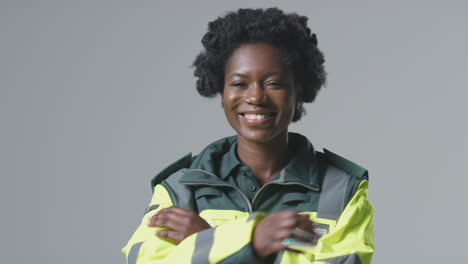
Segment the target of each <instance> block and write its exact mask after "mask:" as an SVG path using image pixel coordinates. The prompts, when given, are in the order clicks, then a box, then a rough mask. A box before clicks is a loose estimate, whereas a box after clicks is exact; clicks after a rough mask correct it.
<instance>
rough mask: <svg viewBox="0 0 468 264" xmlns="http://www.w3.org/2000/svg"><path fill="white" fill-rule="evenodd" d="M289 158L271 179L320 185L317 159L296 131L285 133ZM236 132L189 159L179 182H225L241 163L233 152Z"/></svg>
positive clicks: (306, 140)
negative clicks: (286, 134) (191, 159)
mask: <svg viewBox="0 0 468 264" xmlns="http://www.w3.org/2000/svg"><path fill="white" fill-rule="evenodd" d="M288 142H289V145H290V147H291V150H292V151H293V158H292V159H291V161H290V162H289V163H288V164H287V165H286V167H285V168H284V169H283V170H282V171H281V172H279V173H278V174H277V175H276V176H275V177H274V178H273V179H272V181H273V180H275V181H279V182H290V183H294V182H296V183H300V184H306V185H310V186H312V187H314V188H316V189H320V179H319V163H318V159H317V155H316V153H315V150H314V147H313V146H312V144H311V143H310V141H309V140H308V139H307V138H306V137H304V136H302V135H300V134H297V133H292V132H289V133H288ZM236 149H237V136H231V137H226V138H223V139H220V140H218V141H216V142H213V143H211V144H210V145H208V146H207V147H206V148H205V149H204V150H203V151H202V152H201V153H200V154H199V155H198V156H197V158H196V159H195V160H194V161H193V163H192V165H191V166H190V168H189V169H188V170H187V172H186V173H185V174H184V176H183V177H182V178H181V180H180V181H181V182H194V183H195V182H196V183H201V184H202V183H207V184H210V183H211V184H222V183H226V181H225V180H226V178H227V177H228V176H229V175H230V174H231V172H232V171H233V170H234V169H236V168H238V167H239V166H241V165H242V164H241V163H240V161H239V159H238V158H237V154H236Z"/></svg>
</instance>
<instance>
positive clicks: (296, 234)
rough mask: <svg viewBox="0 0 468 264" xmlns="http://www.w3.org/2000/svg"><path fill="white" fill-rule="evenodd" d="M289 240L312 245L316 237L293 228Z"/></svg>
mask: <svg viewBox="0 0 468 264" xmlns="http://www.w3.org/2000/svg"><path fill="white" fill-rule="evenodd" d="M289 238H292V239H295V240H299V241H302V242H306V243H312V242H314V240H315V238H316V236H315V235H314V233H310V232H307V231H305V230H302V229H300V228H294V229H293V230H292V231H291V235H290V236H289Z"/></svg>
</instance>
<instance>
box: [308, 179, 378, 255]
mask: <svg viewBox="0 0 468 264" xmlns="http://www.w3.org/2000/svg"><path fill="white" fill-rule="evenodd" d="M367 186H368V181H367V180H364V181H362V182H361V183H360V184H359V186H358V188H357V190H356V192H355V194H354V196H353V198H352V199H351V200H350V201H349V203H348V205H347V206H346V208H345V209H344V211H343V213H342V214H341V216H340V218H339V219H338V222H337V223H336V226H335V227H334V228H333V229H332V230H330V233H329V234H327V235H325V236H323V237H322V238H321V239H320V240H319V242H318V243H317V247H316V250H315V260H316V262H313V263H317V264H318V263H330V264H333V263H349V264H353V263H356V264H357V263H359V264H369V263H371V260H372V255H373V253H374V231H373V223H372V220H373V216H374V209H373V207H372V205H371V203H370V202H369V200H368V198H367V197H368V196H367V193H368V191H367Z"/></svg>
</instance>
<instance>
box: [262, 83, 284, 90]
mask: <svg viewBox="0 0 468 264" xmlns="http://www.w3.org/2000/svg"><path fill="white" fill-rule="evenodd" d="M266 85H267V86H269V87H271V88H274V89H279V88H281V86H282V85H283V84H282V83H281V82H279V81H271V82H268V83H267V84H266Z"/></svg>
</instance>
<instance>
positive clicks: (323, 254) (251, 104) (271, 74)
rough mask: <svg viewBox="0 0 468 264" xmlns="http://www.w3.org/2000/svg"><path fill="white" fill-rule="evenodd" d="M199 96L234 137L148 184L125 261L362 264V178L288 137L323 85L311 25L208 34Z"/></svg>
mask: <svg viewBox="0 0 468 264" xmlns="http://www.w3.org/2000/svg"><path fill="white" fill-rule="evenodd" d="M208 25H209V30H208V32H207V33H206V34H205V35H204V37H203V39H202V43H203V46H204V47H205V51H203V52H202V53H201V54H199V55H198V57H197V58H196V60H195V62H194V66H195V76H196V77H198V81H197V90H198V91H199V93H200V94H201V95H202V96H207V97H213V96H216V95H217V94H220V95H221V97H222V105H223V108H224V112H225V115H226V118H227V121H228V122H229V124H230V125H231V126H232V128H233V129H234V130H235V131H236V134H237V135H236V136H231V137H227V138H223V139H221V140H218V141H216V142H214V143H212V144H210V145H209V146H207V147H206V148H205V149H204V150H203V151H202V152H201V153H200V154H199V155H197V156H195V157H192V156H191V154H188V155H187V156H185V157H183V158H181V159H179V160H178V161H176V162H174V163H173V164H171V165H170V166H169V167H167V168H166V169H164V170H163V171H162V172H160V173H159V174H158V175H156V176H155V177H154V178H153V180H152V186H153V188H154V195H153V198H152V200H151V202H150V205H149V207H148V208H147V209H146V211H145V216H144V218H143V221H142V223H141V225H140V226H139V227H138V229H137V231H136V232H135V233H134V235H133V236H132V238H131V239H130V241H129V242H128V244H127V246H125V247H124V249H123V252H124V253H125V254H126V256H127V262H128V263H265V262H266V263H273V262H274V263H370V262H371V257H372V254H373V231H372V216H373V209H372V206H371V204H370V203H369V201H368V200H367V179H368V178H367V171H366V170H365V169H363V168H361V167H360V166H358V165H356V164H354V163H352V162H351V161H349V160H347V159H345V158H342V157H340V156H338V155H336V154H333V153H332V152H329V151H327V150H325V151H324V153H321V152H318V151H315V150H314V148H313V146H312V144H311V143H310V142H309V140H308V139H307V138H306V137H304V136H302V135H300V134H295V133H290V132H288V126H289V124H290V123H291V122H296V121H298V120H299V119H300V118H301V116H302V115H303V114H304V110H303V106H302V104H303V103H309V102H312V101H313V100H314V99H315V96H316V94H317V92H318V91H319V89H320V88H321V86H322V85H323V84H324V83H325V76H326V74H325V71H324V67H323V63H324V58H323V54H322V53H321V51H320V50H319V49H318V47H317V39H316V36H315V34H311V31H310V29H309V28H308V27H307V18H306V17H304V16H298V15H297V14H284V13H283V12H282V11H281V10H279V9H277V8H270V9H266V10H262V9H256V10H253V9H239V10H238V11H237V12H232V13H229V14H227V15H226V16H225V17H221V18H218V19H216V20H215V21H213V22H210V23H209V24H208Z"/></svg>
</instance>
